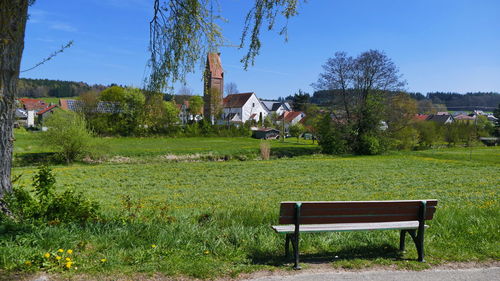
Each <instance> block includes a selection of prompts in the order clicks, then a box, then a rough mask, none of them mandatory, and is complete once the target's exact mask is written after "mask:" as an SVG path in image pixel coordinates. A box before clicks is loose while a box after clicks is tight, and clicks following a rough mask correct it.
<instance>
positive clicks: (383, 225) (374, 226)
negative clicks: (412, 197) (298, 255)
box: [272, 221, 428, 234]
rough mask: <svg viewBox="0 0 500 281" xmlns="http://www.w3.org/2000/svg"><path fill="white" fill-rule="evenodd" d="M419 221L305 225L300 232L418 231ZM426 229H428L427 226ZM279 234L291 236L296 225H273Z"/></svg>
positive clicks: (301, 226)
mask: <svg viewBox="0 0 500 281" xmlns="http://www.w3.org/2000/svg"><path fill="white" fill-rule="evenodd" d="M418 225H419V222H418V221H397V222H368V223H332V224H303V225H300V232H340V231H356V230H389V229H400V230H404V229H418ZM425 227H428V226H427V225H426V226H425ZM272 228H273V229H274V231H276V232H277V233H285V234H291V233H294V231H295V225H293V224H290V225H273V226H272Z"/></svg>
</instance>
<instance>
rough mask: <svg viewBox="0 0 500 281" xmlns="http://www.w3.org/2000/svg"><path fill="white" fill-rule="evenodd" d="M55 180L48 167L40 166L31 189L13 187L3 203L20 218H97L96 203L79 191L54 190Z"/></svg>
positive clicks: (54, 220) (57, 220)
mask: <svg viewBox="0 0 500 281" xmlns="http://www.w3.org/2000/svg"><path fill="white" fill-rule="evenodd" d="M55 183H56V180H55V178H54V176H53V175H52V170H51V169H50V168H49V167H48V166H41V167H39V168H38V172H37V173H36V174H35V176H34V177H33V188H34V190H32V191H28V190H26V189H24V188H22V187H14V189H13V192H12V193H10V194H7V195H6V197H5V199H4V200H5V202H6V203H7V205H8V207H9V209H10V210H11V211H12V212H13V214H14V215H15V216H16V217H17V218H18V219H22V220H28V221H34V222H48V223H50V224H54V223H71V222H79V223H83V222H87V221H89V220H93V219H97V218H98V217H99V213H98V210H99V205H98V204H97V203H95V202H92V201H90V200H88V199H86V198H85V196H84V195H83V194H82V193H81V192H76V191H74V190H65V191H63V192H60V193H58V192H56V191H55Z"/></svg>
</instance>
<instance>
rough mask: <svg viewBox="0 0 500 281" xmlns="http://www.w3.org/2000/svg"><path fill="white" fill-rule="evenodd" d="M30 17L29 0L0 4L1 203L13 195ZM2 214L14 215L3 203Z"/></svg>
mask: <svg viewBox="0 0 500 281" xmlns="http://www.w3.org/2000/svg"><path fill="white" fill-rule="evenodd" d="M27 16H28V0H0V199H1V198H2V197H3V196H4V195H5V194H6V193H8V192H11V191H12V184H11V178H10V177H11V174H10V169H11V166H12V149H13V144H14V136H13V131H12V127H13V125H14V110H15V102H16V92H17V80H18V79H19V68H20V65H21V56H22V54H23V49H24V31H25V29H26V20H27ZM0 211H2V212H4V213H10V212H9V210H8V209H7V208H6V206H4V204H3V203H2V201H1V200H0Z"/></svg>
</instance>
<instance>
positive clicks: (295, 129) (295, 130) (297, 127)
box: [288, 123, 305, 142]
mask: <svg viewBox="0 0 500 281" xmlns="http://www.w3.org/2000/svg"><path fill="white" fill-rule="evenodd" d="M288 132H289V133H290V135H291V136H292V137H296V138H297V142H299V137H300V136H301V135H302V134H303V133H304V132H305V128H304V125H302V124H300V123H296V124H294V125H292V126H290V127H289V128H288Z"/></svg>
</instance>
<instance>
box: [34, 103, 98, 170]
mask: <svg viewBox="0 0 500 281" xmlns="http://www.w3.org/2000/svg"><path fill="white" fill-rule="evenodd" d="M45 125H46V126H47V127H48V130H47V132H44V133H43V135H42V138H43V141H44V142H45V143H46V144H47V145H49V146H52V147H54V148H56V149H57V150H58V152H59V153H60V154H61V155H62V157H63V158H64V159H65V160H66V162H67V163H71V162H73V161H75V160H77V159H81V158H82V157H83V156H85V155H86V154H88V153H90V151H91V150H92V145H91V144H92V143H93V137H92V133H91V132H90V131H88V129H87V126H86V124H85V120H84V119H83V118H82V117H81V116H79V115H78V114H76V113H74V112H71V111H61V110H59V111H56V112H55V113H54V114H53V115H52V116H51V117H50V118H49V119H47V121H46V123H45Z"/></svg>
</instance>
